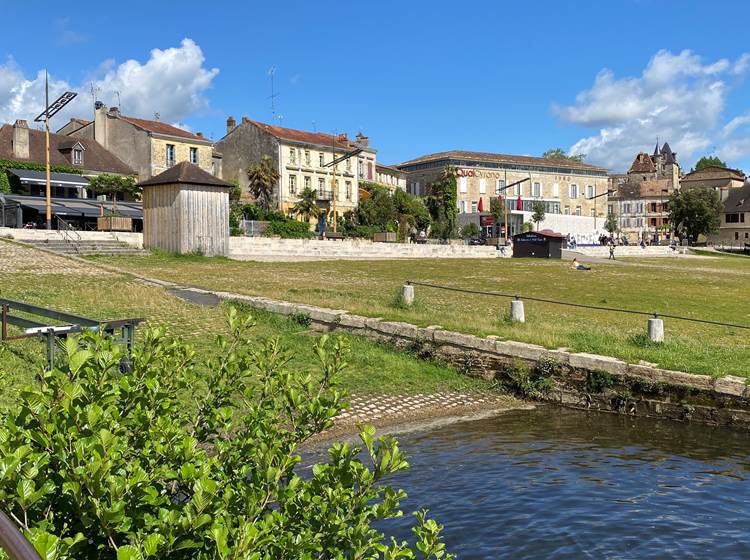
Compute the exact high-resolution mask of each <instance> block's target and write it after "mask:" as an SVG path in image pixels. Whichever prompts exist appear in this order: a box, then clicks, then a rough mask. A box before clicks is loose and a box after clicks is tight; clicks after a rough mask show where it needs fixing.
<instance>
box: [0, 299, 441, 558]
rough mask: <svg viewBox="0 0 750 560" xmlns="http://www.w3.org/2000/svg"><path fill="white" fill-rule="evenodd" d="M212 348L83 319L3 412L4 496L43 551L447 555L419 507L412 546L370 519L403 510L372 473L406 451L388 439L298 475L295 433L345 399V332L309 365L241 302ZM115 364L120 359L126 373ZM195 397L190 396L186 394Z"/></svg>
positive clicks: (336, 448) (320, 343)
mask: <svg viewBox="0 0 750 560" xmlns="http://www.w3.org/2000/svg"><path fill="white" fill-rule="evenodd" d="M229 324H230V330H231V333H232V334H231V337H229V338H226V339H225V338H222V337H218V339H217V345H218V347H219V350H220V352H219V354H218V357H215V358H209V359H208V360H207V361H206V362H205V363H198V362H197V360H196V355H195V352H194V351H193V350H192V348H191V347H189V346H187V345H184V344H182V343H180V342H178V341H175V340H172V339H170V338H168V337H167V336H166V334H165V332H164V331H163V330H160V329H152V330H146V331H145V332H144V334H143V335H142V336H141V343H140V344H139V345H138V346H137V347H136V348H135V350H134V352H133V355H132V364H131V367H130V368H122V367H121V366H122V365H123V362H122V358H123V357H124V355H123V350H122V349H121V347H119V346H116V345H114V344H113V343H112V342H111V341H110V340H105V339H102V338H101V336H99V335H95V334H92V333H85V334H83V335H81V336H80V337H79V338H69V339H67V341H66V342H65V344H64V352H63V354H64V359H63V362H64V363H65V365H64V367H62V369H55V370H53V371H51V372H48V373H45V374H44V375H43V376H42V377H41V381H40V384H39V386H37V387H31V388H28V389H27V390H26V391H24V392H23V393H22V395H21V397H20V403H19V404H18V405H17V407H16V408H15V409H13V410H12V411H11V412H9V413H8V414H5V415H4V417H3V419H2V424H1V425H0V508H1V509H2V511H4V512H7V513H8V514H9V515H10V516H12V518H13V519H14V520H15V521H16V523H17V524H18V525H19V526H21V527H22V528H23V531H24V533H25V535H26V536H27V537H28V538H29V540H30V541H31V542H32V543H33V545H34V546H35V547H36V549H37V551H38V552H39V554H40V556H41V557H42V558H45V559H50V560H52V559H66V558H87V559H89V558H112V559H115V558H116V559H117V560H135V559H141V558H158V559H162V558H169V559H181V560H182V559H188V558H191V559H192V558H197V559H209V558H210V559H219V558H221V559H225V558H226V559H228V558H233V559H235V558H236V559H271V558H309V559H312V558H393V559H396V558H402V559H411V558H416V557H417V552H416V551H417V550H418V551H420V552H421V553H422V556H420V558H422V557H423V558H449V557H450V556H449V555H447V553H446V552H445V547H444V544H443V543H442V542H441V540H440V532H441V529H442V527H441V526H439V525H438V524H437V523H435V522H434V521H433V520H427V519H425V517H424V514H423V513H418V514H417V519H418V522H417V524H416V526H415V527H414V533H415V535H416V543H415V545H414V546H415V547H416V548H415V549H413V548H411V547H410V546H409V545H408V544H406V543H398V542H395V541H393V540H391V541H387V540H386V539H385V536H384V535H383V534H382V533H380V532H378V531H377V530H375V529H374V528H373V527H372V525H371V524H372V523H373V522H374V521H377V520H379V519H385V518H392V517H396V516H399V515H401V512H400V511H399V503H400V500H401V499H403V497H404V496H405V494H404V492H403V491H400V490H395V489H392V488H390V487H388V486H385V485H382V484H381V482H382V480H383V478H384V477H387V476H388V475H389V474H391V473H394V472H396V471H400V470H403V469H406V468H407V467H408V464H407V462H406V460H405V458H404V456H403V454H402V453H401V451H400V450H399V448H398V444H397V443H396V441H395V440H394V439H392V438H378V439H376V438H375V436H374V428H372V427H364V428H362V430H361V432H360V439H361V441H362V445H361V446H357V445H350V444H347V443H337V444H334V445H333V446H332V447H331V448H330V450H329V460H328V462H326V463H321V464H316V465H314V466H313V467H312V469H311V470H310V471H309V476H306V477H305V478H301V477H300V476H299V475H298V474H297V473H296V472H295V467H296V466H297V465H298V464H299V462H300V457H299V455H298V448H299V446H300V445H301V444H302V443H304V442H305V441H307V440H308V439H309V438H310V437H311V436H313V435H315V434H318V433H320V432H321V431H322V430H325V429H327V428H330V427H331V426H332V423H333V418H334V417H335V416H336V415H337V414H338V413H339V412H340V411H341V410H342V409H343V408H344V407H345V405H344V402H343V398H344V395H343V394H342V392H341V391H339V389H338V388H337V386H336V379H337V377H338V376H339V374H340V373H341V371H342V370H343V369H344V368H345V367H346V362H345V355H346V352H347V342H346V340H345V339H331V338H328V337H326V336H323V337H321V338H320V339H318V340H317V342H315V353H316V356H317V358H318V360H319V370H318V372H317V373H315V374H311V373H308V372H305V373H302V372H298V371H293V370H291V369H290V367H289V362H290V359H291V356H290V355H289V354H288V353H287V352H286V351H285V350H284V348H282V347H281V346H280V345H279V342H278V341H277V340H270V341H267V342H264V343H260V344H257V345H247V344H245V343H243V342H242V341H247V340H248V330H249V329H250V328H251V327H252V322H251V319H249V318H248V317H246V316H242V315H240V314H239V313H238V312H237V310H236V309H235V308H232V309H231V312H230V315H229ZM121 369H122V370H124V371H123V372H122V373H121ZM185 399H189V400H190V405H188V404H187V403H186V402H185Z"/></svg>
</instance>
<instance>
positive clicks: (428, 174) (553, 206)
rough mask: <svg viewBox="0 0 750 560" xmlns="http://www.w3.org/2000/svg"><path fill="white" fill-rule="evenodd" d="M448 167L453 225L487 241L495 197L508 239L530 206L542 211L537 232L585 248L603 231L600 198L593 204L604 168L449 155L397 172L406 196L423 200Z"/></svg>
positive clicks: (604, 181) (495, 230)
mask: <svg viewBox="0 0 750 560" xmlns="http://www.w3.org/2000/svg"><path fill="white" fill-rule="evenodd" d="M448 166H451V167H455V168H456V170H457V172H458V211H459V222H461V223H465V222H467V221H475V222H478V223H479V225H481V227H483V228H486V232H485V233H486V234H487V235H488V236H495V235H498V234H499V233H500V232H501V231H503V228H502V224H495V223H494V221H492V220H491V217H489V216H488V214H489V209H490V202H491V199H492V198H496V197H501V198H502V199H503V202H504V204H505V206H506V208H507V210H508V226H509V234H510V235H515V234H516V233H520V232H521V230H522V224H523V223H524V222H528V221H529V220H530V219H531V215H532V213H533V211H532V205H533V203H534V202H535V201H542V202H543V203H544V205H545V211H546V219H545V221H544V222H542V224H541V226H540V227H544V228H548V229H552V230H555V231H557V232H559V233H563V234H571V235H572V236H574V237H576V238H577V239H578V240H579V242H591V241H592V240H593V239H595V237H596V235H597V234H596V232H597V231H601V230H602V228H603V226H604V217H605V212H606V208H607V203H606V196H603V197H600V198H594V197H595V196H598V195H602V194H605V193H606V192H607V188H608V178H607V169H606V168H604V167H598V166H595V165H590V164H588V163H583V162H577V161H572V160H566V159H548V158H541V157H530V156H514V155H505V154H494V153H484V152H467V151H461V150H453V151H449V152H439V153H435V154H428V155H425V156H422V157H419V158H416V159H413V160H411V161H407V162H404V163H402V164H400V165H399V166H398V168H399V169H401V170H402V171H404V172H406V175H407V179H406V181H407V191H408V192H409V193H411V194H414V195H418V196H425V195H427V194H429V186H430V184H431V183H433V182H435V181H437V180H439V179H440V177H441V175H442V173H443V170H444V169H445V168H446V167H448ZM519 181H520V183H519V184H516V185H515V186H513V187H510V188H509V189H506V188H505V187H506V186H508V185H512V184H514V183H518V182H519ZM474 218H476V219H474ZM491 221H492V222H493V223H490V222H491ZM498 226H499V227H498Z"/></svg>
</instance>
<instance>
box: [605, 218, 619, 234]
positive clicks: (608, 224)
mask: <svg viewBox="0 0 750 560" xmlns="http://www.w3.org/2000/svg"><path fill="white" fill-rule="evenodd" d="M604 229H605V230H606V231H608V232H609V234H610V235H614V234H615V233H616V232H617V230H618V229H620V226H619V225H618V223H617V214H615V213H614V212H611V213H610V214H607V219H606V220H605V221H604Z"/></svg>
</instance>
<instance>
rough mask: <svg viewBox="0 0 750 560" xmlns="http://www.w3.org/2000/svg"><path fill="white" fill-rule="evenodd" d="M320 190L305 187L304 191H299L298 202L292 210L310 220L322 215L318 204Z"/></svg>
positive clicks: (305, 219) (307, 220)
mask: <svg viewBox="0 0 750 560" xmlns="http://www.w3.org/2000/svg"><path fill="white" fill-rule="evenodd" d="M317 199H318V191H317V190H315V189H311V188H310V187H305V188H304V189H302V192H301V193H299V201H298V202H297V204H295V205H294V206H292V212H294V213H295V214H296V215H298V216H302V218H303V219H304V221H306V222H309V221H310V218H317V217H318V216H320V213H321V209H320V207H319V206H318V204H317Z"/></svg>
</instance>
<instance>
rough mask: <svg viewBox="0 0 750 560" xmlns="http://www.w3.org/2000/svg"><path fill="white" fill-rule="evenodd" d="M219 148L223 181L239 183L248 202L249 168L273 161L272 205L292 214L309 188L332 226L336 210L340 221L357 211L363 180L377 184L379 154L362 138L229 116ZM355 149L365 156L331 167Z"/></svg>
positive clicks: (361, 136) (218, 143)
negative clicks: (277, 177)
mask: <svg viewBox="0 0 750 560" xmlns="http://www.w3.org/2000/svg"><path fill="white" fill-rule="evenodd" d="M216 148H217V149H218V150H219V151H220V152H221V153H222V154H223V171H224V178H225V179H226V180H236V181H238V182H239V185H240V187H241V189H242V196H243V198H246V199H249V198H250V195H249V194H248V177H247V168H248V167H249V166H250V165H253V164H258V163H260V161H261V158H262V157H263V156H269V157H270V158H271V159H272V161H273V165H274V166H275V167H276V169H277V170H278V172H279V175H280V180H279V183H280V184H278V185H277V186H276V189H275V193H274V204H275V205H276V207H277V208H278V209H279V210H280V211H282V212H285V213H290V212H291V209H292V207H293V206H294V205H295V204H296V203H297V202H298V201H299V194H300V192H301V191H302V190H303V189H305V188H308V187H309V188H310V189H313V190H315V191H317V198H318V205H319V206H320V207H321V208H323V209H325V210H327V211H328V213H329V215H328V216H327V217H328V219H329V221H330V219H332V218H333V217H334V216H333V213H334V207H335V214H336V215H339V216H340V215H342V214H344V213H345V212H347V211H350V210H354V209H355V208H356V207H357V205H358V204H359V182H360V181H362V180H364V181H374V180H375V167H376V151H375V150H374V149H372V148H371V147H370V145H369V140H368V138H367V137H366V136H363V135H362V134H361V133H360V134H358V135H357V136H356V137H355V139H354V140H350V139H349V138H348V136H347V135H346V134H339V135H336V136H334V135H332V134H325V133H322V132H307V131H303V130H295V129H291V128H283V127H280V126H274V125H270V124H265V123H261V122H257V121H253V120H250V119H249V118H247V117H243V118H242V121H241V122H240V124H239V125H238V124H237V123H236V121H235V120H234V118H232V117H229V118H228V119H227V134H226V136H224V138H222V139H221V140H220V141H219V142H217V143H216ZM355 149H361V150H362V151H361V152H360V153H359V154H357V155H356V156H353V157H350V158H348V159H346V160H345V161H341V162H340V163H338V164H336V165H335V166H332V165H330V164H331V162H332V161H334V159H336V158H339V157H341V156H343V155H344V154H346V153H348V152H352V151H353V150H355ZM334 173H335V176H336V177H335V181H336V183H335V185H334V184H333V180H334Z"/></svg>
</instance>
